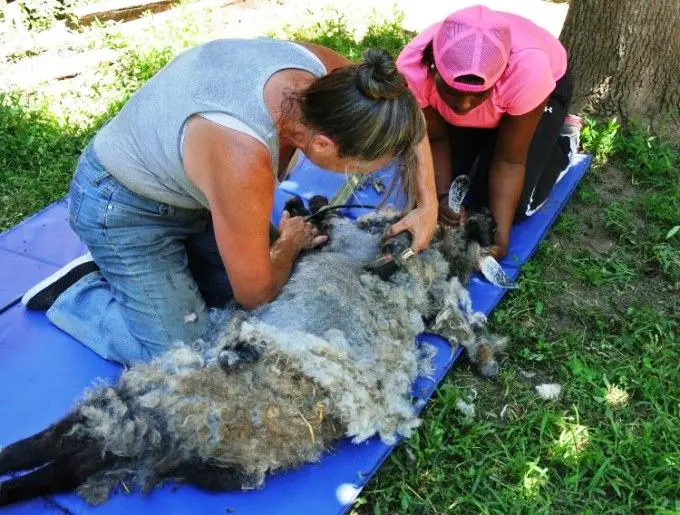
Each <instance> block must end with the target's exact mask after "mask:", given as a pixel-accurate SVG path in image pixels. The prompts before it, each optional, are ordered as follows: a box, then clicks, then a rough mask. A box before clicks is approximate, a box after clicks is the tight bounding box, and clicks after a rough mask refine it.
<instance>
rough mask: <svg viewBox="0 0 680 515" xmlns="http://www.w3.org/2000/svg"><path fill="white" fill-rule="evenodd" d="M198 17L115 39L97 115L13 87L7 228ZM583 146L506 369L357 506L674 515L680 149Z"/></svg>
mask: <svg viewBox="0 0 680 515" xmlns="http://www.w3.org/2000/svg"><path fill="white" fill-rule="evenodd" d="M198 25H200V24H197V23H196V21H195V20H194V21H189V20H184V21H183V22H182V23H181V24H180V25H177V26H175V27H171V28H169V29H168V30H165V31H164V32H163V31H161V32H159V33H154V34H149V35H147V36H146V37H145V38H142V39H141V40H138V41H130V40H126V39H124V38H120V37H118V36H110V37H108V38H107V39H105V40H104V41H103V43H102V44H103V45H105V46H110V47H115V48H120V49H123V50H124V55H123V57H122V59H121V60H120V61H119V62H118V63H116V64H115V65H113V66H112V67H110V68H108V69H106V70H102V80H101V81H100V82H99V83H97V84H94V85H93V86H92V90H88V91H85V92H81V93H82V95H83V96H82V98H90V99H92V100H90V101H88V102H85V101H81V102H80V104H87V105H82V106H80V107H82V108H83V109H85V108H86V107H87V109H85V111H86V113H85V114H82V113H81V114H78V113H77V112H76V111H73V110H69V109H65V108H63V106H62V107H60V110H61V111H60V112H61V114H60V115H59V116H57V115H56V114H55V104H53V103H52V101H51V100H50V103H49V105H48V104H45V103H43V102H42V101H40V100H36V99H40V95H29V94H26V93H25V92H21V93H13V94H9V95H8V94H5V95H2V97H1V99H2V102H0V201H1V204H0V229H2V228H7V227H9V226H11V225H13V224H15V223H17V222H18V221H19V220H20V219H21V218H23V217H24V216H27V215H28V214H30V213H32V212H34V211H35V210H37V209H39V208H40V207H42V206H44V205H45V204H46V203H48V202H50V201H52V200H54V199H56V198H58V197H60V196H61V195H63V193H64V192H65V190H66V185H67V182H68V179H69V177H70V174H71V172H72V170H73V167H74V165H75V161H76V159H77V156H78V153H79V151H80V149H81V148H82V147H83V145H84V144H85V142H86V141H87V139H88V138H89V137H90V136H91V135H92V133H93V131H95V130H96V128H97V127H98V126H99V125H100V124H101V123H102V122H103V121H104V120H105V119H106V118H107V117H109V116H111V115H112V114H113V113H115V112H116V110H117V109H119V108H120V106H121V105H122V103H123V102H124V100H125V99H126V98H127V96H128V95H130V94H131V93H132V92H133V91H134V90H135V89H136V88H138V87H139V86H140V85H141V84H143V82H144V81H145V80H147V79H148V78H149V77H151V76H152V75H153V74H154V73H155V72H156V71H157V70H158V69H160V67H162V66H163V65H164V64H165V63H166V62H167V61H168V60H169V59H170V58H172V56H173V55H175V54H176V53H177V52H178V51H180V50H181V49H182V48H185V47H186V46H189V45H190V44H192V41H193V40H194V39H195V37H196V34H197V31H198ZM286 35H287V37H290V38H293V39H300V40H307V41H314V42H317V43H321V44H326V45H328V46H330V47H332V48H335V49H336V50H338V51H340V52H341V53H343V54H344V55H346V56H348V57H349V58H351V59H353V60H357V59H359V58H360V56H361V54H362V53H363V51H364V50H365V49H366V48H367V47H369V46H384V47H386V48H388V50H390V51H391V52H392V53H394V54H396V53H397V52H398V50H399V48H400V47H401V46H402V45H403V44H404V43H405V42H406V41H408V39H409V38H410V36H411V34H410V33H408V32H407V31H404V30H403V29H402V28H401V20H400V19H399V18H397V19H395V20H393V21H388V22H380V21H377V20H376V21H374V22H373V23H372V24H370V26H369V28H368V30H367V31H366V32H365V34H361V35H360V36H357V34H355V32H354V31H353V30H351V29H349V28H347V25H346V23H345V22H344V20H343V19H342V18H339V19H334V20H329V21H326V22H322V23H318V24H315V25H312V26H308V27H303V28H298V29H289V30H287V31H286ZM170 36H172V37H170ZM78 98H81V97H78ZM90 104H96V105H90ZM64 112H66V113H68V114H69V116H65V115H64V114H63V113H64ZM88 113H90V114H88ZM582 143H583V146H584V148H585V149H586V150H588V151H589V152H591V153H592V154H593V155H594V156H595V166H594V167H593V169H592V170H591V172H590V173H589V174H588V176H587V177H586V178H585V180H584V181H583V182H582V184H581V185H580V187H579V189H578V191H577V193H576V195H574V198H573V199H572V201H571V202H570V204H569V205H568V207H567V209H566V210H565V212H564V214H563V215H562V216H561V217H560V219H559V220H558V222H557V225H556V226H555V228H554V229H553V230H552V231H551V234H550V235H549V236H548V238H546V240H545V241H544V242H543V244H542V245H541V248H540V250H539V251H538V253H537V255H536V256H535V257H534V258H533V259H532V261H531V262H530V263H528V264H527V265H525V266H524V268H523V270H522V277H521V279H520V281H519V289H518V290H517V291H516V292H514V293H512V294H510V295H508V296H507V298H506V299H505V300H504V301H503V302H502V303H501V304H500V305H499V307H498V308H497V309H496V310H495V312H494V314H493V316H492V317H491V325H492V327H493V329H494V330H495V331H497V332H499V333H502V334H506V335H508V336H509V337H510V339H511V344H510V347H509V353H508V357H507V359H506V360H505V362H504V363H503V367H502V369H503V371H502V373H501V375H500V377H499V378H498V379H497V380H493V381H487V380H481V379H480V378H478V377H477V376H475V375H474V374H473V373H472V372H471V371H470V370H469V368H468V366H467V364H465V363H464V362H463V363H461V364H459V365H457V366H456V368H455V369H454V371H453V372H452V373H451V374H449V376H448V377H447V378H446V380H445V381H444V382H443V383H442V384H441V385H440V387H439V388H438V390H437V392H436V394H435V396H434V398H433V400H432V401H431V402H430V403H429V405H428V407H427V409H426V410H425V412H424V423H423V426H422V427H421V429H420V430H419V431H418V432H417V434H416V435H414V437H413V438H411V439H410V440H408V441H404V442H403V443H402V444H401V445H400V446H399V447H398V449H397V450H396V452H394V453H393V454H392V455H391V456H390V458H389V459H388V460H387V462H386V463H385V465H384V466H383V467H382V468H381V469H380V471H379V472H378V473H377V474H376V476H375V478H373V479H372V480H371V481H370V482H369V484H368V486H367V487H366V489H365V490H364V491H363V493H362V495H361V497H360V498H359V499H358V500H357V501H356V504H355V506H354V508H353V510H354V511H355V512H357V513H375V514H378V513H389V514H392V513H405V514H411V513H450V512H453V513H479V512H481V513H540V512H562V513H631V512H656V513H679V512H680V483H679V481H678V478H679V477H680V386H679V384H678V383H679V381H678V380H679V379H680V366H679V365H678V363H680V341H678V340H679V338H678V333H679V332H680V301H679V300H678V299H680V229H677V226H678V225H680V219H679V218H678V213H680V181H678V175H677V174H678V169H680V152H679V151H678V149H677V148H674V147H673V146H671V145H669V144H667V143H664V142H662V141H659V140H658V139H656V138H654V137H653V136H652V135H650V134H648V133H647V132H646V131H645V130H643V129H642V128H640V127H634V126H621V124H619V123H618V122H617V121H616V120H609V121H606V120H605V121H599V120H597V119H589V120H587V123H586V129H585V130H584V132H583V137H582ZM532 374H534V375H532ZM541 382H557V383H560V384H561V385H563V392H562V395H561V397H560V398H559V399H558V400H556V401H544V400H541V399H540V398H539V397H538V396H537V395H536V393H535V391H534V386H535V385H536V384H539V383H541ZM459 398H462V399H464V400H466V401H468V402H473V403H474V404H475V406H476V412H477V415H476V417H475V418H474V419H472V420H466V419H465V418H464V417H463V416H462V415H461V414H460V413H459V412H458V411H457V410H456V409H455V404H456V401H457V400H458V399H459Z"/></svg>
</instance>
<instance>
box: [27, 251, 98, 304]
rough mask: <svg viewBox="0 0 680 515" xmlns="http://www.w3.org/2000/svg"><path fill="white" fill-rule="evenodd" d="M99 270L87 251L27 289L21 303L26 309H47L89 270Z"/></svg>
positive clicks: (89, 271)
mask: <svg viewBox="0 0 680 515" xmlns="http://www.w3.org/2000/svg"><path fill="white" fill-rule="evenodd" d="M97 270H99V267H98V266H97V264H96V263H95V262H94V260H93V259H92V254H90V253H89V252H88V253H87V254H84V255H82V256H80V257H79V258H77V259H74V260H73V261H71V262H70V263H68V264H66V265H65V266H64V267H63V268H61V269H59V270H57V271H56V272H54V273H53V274H52V275H50V276H49V277H47V278H46V279H44V280H42V281H40V282H39V283H38V284H36V285H35V286H34V287H33V288H31V289H30V290H28V291H27V292H26V294H25V295H24V296H23V297H22V298H21V303H22V304H23V305H24V306H26V307H27V308H28V309H36V310H47V309H49V308H50V307H51V306H52V304H54V301H55V300H57V297H59V295H61V294H62V293H64V292H65V291H66V290H67V289H68V288H69V287H71V286H72V285H74V284H75V283H76V282H78V281H79V280H80V279H82V278H83V277H85V276H86V275H87V274H89V273H91V272H95V271H97Z"/></svg>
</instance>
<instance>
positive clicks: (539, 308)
mask: <svg viewBox="0 0 680 515" xmlns="http://www.w3.org/2000/svg"><path fill="white" fill-rule="evenodd" d="M544 307H545V306H544V305H543V303H542V302H541V301H540V300H539V301H537V302H536V308H535V309H534V312H535V313H536V314H537V315H542V314H543V308H544Z"/></svg>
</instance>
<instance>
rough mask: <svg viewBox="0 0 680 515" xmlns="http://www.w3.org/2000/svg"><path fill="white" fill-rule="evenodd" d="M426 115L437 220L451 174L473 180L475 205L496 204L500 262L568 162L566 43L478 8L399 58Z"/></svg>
mask: <svg viewBox="0 0 680 515" xmlns="http://www.w3.org/2000/svg"><path fill="white" fill-rule="evenodd" d="M397 66H398V68H399V70H400V71H401V72H402V73H403V74H404V76H405V77H406V79H407V81H408V84H409V88H410V89H411V91H412V92H413V93H414V95H415V96H416V98H417V100H418V103H419V105H420V107H421V108H423V111H424V113H425V117H426V119H427V127H428V136H429V140H430V146H431V149H432V156H433V160H434V169H435V179H436V186H437V195H438V197H439V220H440V221H441V222H444V223H449V224H458V223H459V222H460V221H461V220H464V218H465V212H464V211H462V212H461V214H460V215H458V214H456V213H453V212H452V211H451V210H450V209H448V204H447V193H448V188H449V186H450V184H451V181H452V180H453V178H455V177H457V176H458V175H461V174H465V175H470V176H471V178H472V182H471V187H470V192H469V194H468V198H467V203H468V204H472V205H474V206H488V207H489V209H490V210H491V213H492V215H493V216H494V218H495V220H496V223H497V224H498V228H497V232H496V247H495V248H494V249H493V253H494V254H495V255H496V256H497V257H503V256H505V255H506V254H507V249H508V243H509V241H508V240H509V234H510V227H511V225H512V223H513V221H519V220H522V219H524V218H526V217H527V216H531V215H532V214H533V213H534V212H535V211H536V210H537V209H538V208H539V207H540V206H541V205H542V203H543V202H544V200H545V199H546V197H547V195H548V193H550V190H551V189H552V187H553V185H554V184H555V182H556V181H557V180H558V177H559V176H560V172H561V171H562V170H564V169H565V168H566V167H567V165H568V162H569V156H568V153H569V139H568V138H567V137H565V136H560V130H561V128H562V125H563V123H564V119H565V117H566V115H567V111H568V108H569V103H570V100H571V93H572V83H571V79H570V77H569V73H568V71H567V55H566V51H565V50H564V48H563V47H562V45H561V44H560V42H559V41H558V40H557V39H555V38H554V37H553V36H552V35H550V34H549V33H548V32H547V31H545V30H543V29H541V28H540V27H538V26H537V25H535V24H534V23H532V22H530V21H529V20H527V19H525V18H522V17H520V16H516V15H512V14H508V13H503V12H497V11H492V10H490V9H488V8H486V7H482V6H475V7H470V8H467V9H463V10H461V11H457V12H455V13H453V14H451V15H450V16H448V17H447V18H446V19H445V20H443V21H442V22H439V23H436V24H435V25H433V26H431V27H429V28H428V29H426V30H425V31H424V32H423V33H421V34H420V35H418V36H417V37H416V38H415V39H414V40H413V41H411V42H410V43H409V44H408V45H407V46H406V48H405V49H404V50H403V51H402V53H401V55H400V56H399V59H398V60H397Z"/></svg>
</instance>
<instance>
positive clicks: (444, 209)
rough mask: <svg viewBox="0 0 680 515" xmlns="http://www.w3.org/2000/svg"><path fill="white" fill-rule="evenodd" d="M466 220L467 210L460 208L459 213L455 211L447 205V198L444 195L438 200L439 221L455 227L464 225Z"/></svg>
mask: <svg viewBox="0 0 680 515" xmlns="http://www.w3.org/2000/svg"><path fill="white" fill-rule="evenodd" d="M465 222H467V211H466V210H465V208H461V209H460V213H455V212H453V211H452V210H451V208H450V207H449V198H448V197H446V196H444V197H442V198H441V199H440V200H439V223H441V224H446V225H451V226H453V227H456V226H458V225H465Z"/></svg>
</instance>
